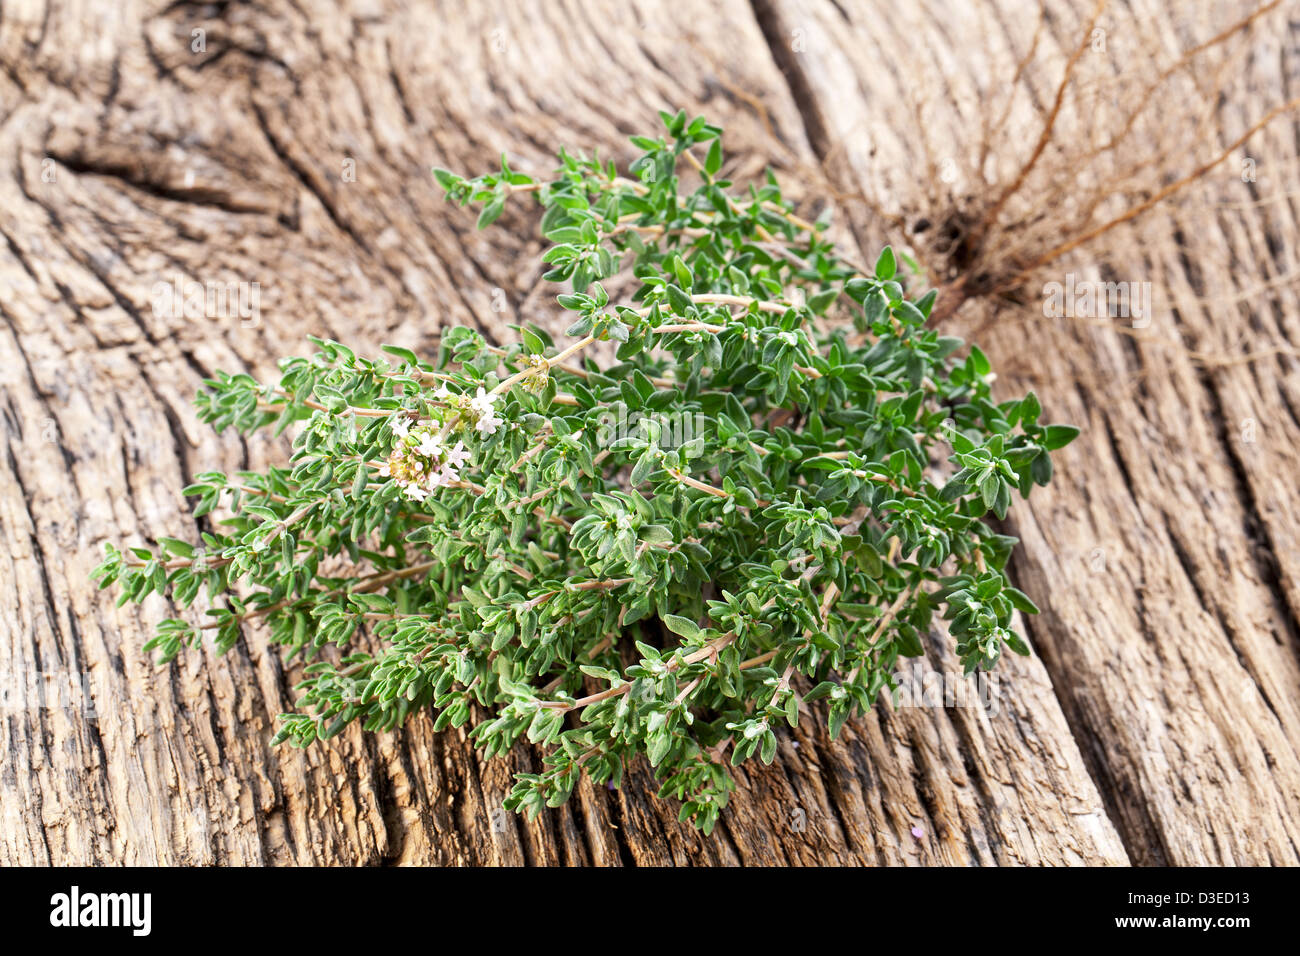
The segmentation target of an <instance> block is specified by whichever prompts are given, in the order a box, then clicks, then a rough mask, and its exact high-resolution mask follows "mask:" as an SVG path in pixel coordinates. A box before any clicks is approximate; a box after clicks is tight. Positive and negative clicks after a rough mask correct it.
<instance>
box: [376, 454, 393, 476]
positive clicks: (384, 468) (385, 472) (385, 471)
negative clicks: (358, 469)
mask: <svg viewBox="0 0 1300 956" xmlns="http://www.w3.org/2000/svg"><path fill="white" fill-rule="evenodd" d="M392 474H393V472H392V470H391V469H389V467H388V459H384V463H383V464H382V465H380V466H379V477H381V478H390V477H392Z"/></svg>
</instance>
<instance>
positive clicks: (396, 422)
mask: <svg viewBox="0 0 1300 956" xmlns="http://www.w3.org/2000/svg"><path fill="white" fill-rule="evenodd" d="M389 427H390V428H392V430H393V434H394V435H396V436H397V437H398V438H405V437H406V435H407V433H408V432H409V431H410V430H411V421H410V419H408V418H407V417H406V416H405V415H394V416H393V419H392V421H391V422H389Z"/></svg>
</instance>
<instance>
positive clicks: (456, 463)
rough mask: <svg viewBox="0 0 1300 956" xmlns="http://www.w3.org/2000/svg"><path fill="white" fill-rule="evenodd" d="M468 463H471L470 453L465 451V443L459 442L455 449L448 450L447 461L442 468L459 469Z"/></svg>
mask: <svg viewBox="0 0 1300 956" xmlns="http://www.w3.org/2000/svg"><path fill="white" fill-rule="evenodd" d="M467 461H469V452H468V451H466V450H465V443H464V442H461V441H458V442H456V446H455V447H454V448H450V449H448V450H447V460H446V461H445V462H443V466H442V467H444V468H459V467H460V466H461V465H463V464H465V462H467Z"/></svg>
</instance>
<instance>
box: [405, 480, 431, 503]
mask: <svg viewBox="0 0 1300 956" xmlns="http://www.w3.org/2000/svg"><path fill="white" fill-rule="evenodd" d="M403 491H404V493H405V495H406V497H408V498H410V499H411V500H412V501H423V500H424V499H425V498H427V497H429V492H428V491H426V490H425V489H423V488H421V487H420V486H419V485H417V484H409V485H407V486H406V488H405V489H403Z"/></svg>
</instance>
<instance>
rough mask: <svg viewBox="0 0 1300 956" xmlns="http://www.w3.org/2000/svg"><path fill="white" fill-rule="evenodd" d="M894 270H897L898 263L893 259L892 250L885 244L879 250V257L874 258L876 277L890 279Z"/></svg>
mask: <svg viewBox="0 0 1300 956" xmlns="http://www.w3.org/2000/svg"><path fill="white" fill-rule="evenodd" d="M896 271H898V263H897V262H895V261H894V250H893V249H892V248H891V247H890V246H885V248H884V249H881V250H880V257H879V258H878V259H876V278H877V279H881V280H884V279H892V278H893V277H894V273H895V272H896Z"/></svg>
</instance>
